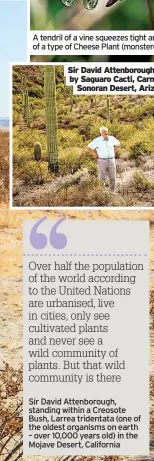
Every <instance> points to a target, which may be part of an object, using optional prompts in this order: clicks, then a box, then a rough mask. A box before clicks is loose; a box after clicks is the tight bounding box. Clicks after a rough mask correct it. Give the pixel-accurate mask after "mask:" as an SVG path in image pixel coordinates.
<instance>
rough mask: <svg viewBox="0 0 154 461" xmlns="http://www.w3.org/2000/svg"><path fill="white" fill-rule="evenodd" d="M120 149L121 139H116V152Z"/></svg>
mask: <svg viewBox="0 0 154 461" xmlns="http://www.w3.org/2000/svg"><path fill="white" fill-rule="evenodd" d="M119 147H120V141H119V139H116V138H114V152H115V153H116V152H117V151H118V149H119Z"/></svg>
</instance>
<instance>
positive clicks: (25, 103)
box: [21, 75, 30, 127]
mask: <svg viewBox="0 0 154 461" xmlns="http://www.w3.org/2000/svg"><path fill="white" fill-rule="evenodd" d="M21 88H22V114H23V118H24V120H25V122H26V124H27V126H28V127H30V103H29V96H28V89H27V88H26V83H25V77H24V76H23V75H22V77H21Z"/></svg>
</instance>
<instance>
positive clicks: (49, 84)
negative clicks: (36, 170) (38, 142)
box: [44, 65, 59, 172]
mask: <svg viewBox="0 0 154 461" xmlns="http://www.w3.org/2000/svg"><path fill="white" fill-rule="evenodd" d="M44 93H45V109H46V136H47V153H48V170H49V171H50V172H51V171H54V172H58V169H59V167H58V123H57V106H56V80H55V66H50V65H49V66H46V67H45V71H44Z"/></svg>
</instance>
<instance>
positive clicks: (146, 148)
mask: <svg viewBox="0 0 154 461" xmlns="http://www.w3.org/2000/svg"><path fill="white" fill-rule="evenodd" d="M129 147H130V155H129V156H130V158H133V159H137V158H138V156H140V155H148V154H151V153H152V151H151V149H150V144H149V139H148V138H147V135H146V133H145V131H137V132H136V133H135V135H134V137H133V139H132V140H131V142H130V145H129Z"/></svg>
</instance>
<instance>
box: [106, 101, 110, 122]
mask: <svg viewBox="0 0 154 461" xmlns="http://www.w3.org/2000/svg"><path fill="white" fill-rule="evenodd" d="M106 118H107V121H108V122H110V98H109V96H107V100H106Z"/></svg>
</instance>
